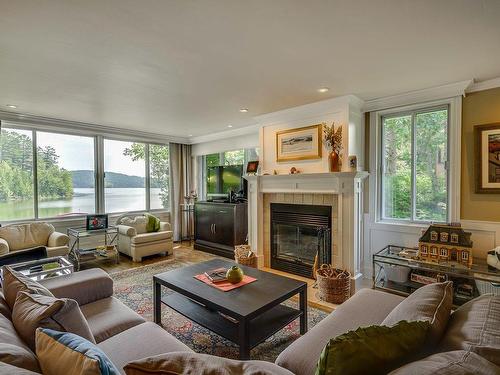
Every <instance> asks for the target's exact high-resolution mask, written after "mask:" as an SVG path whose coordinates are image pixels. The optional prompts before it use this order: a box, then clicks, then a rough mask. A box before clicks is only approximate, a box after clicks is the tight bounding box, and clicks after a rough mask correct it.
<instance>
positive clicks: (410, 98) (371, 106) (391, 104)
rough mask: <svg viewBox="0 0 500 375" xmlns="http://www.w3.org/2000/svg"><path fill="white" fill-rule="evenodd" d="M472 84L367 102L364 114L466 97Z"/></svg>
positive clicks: (436, 88)
mask: <svg viewBox="0 0 500 375" xmlns="http://www.w3.org/2000/svg"><path fill="white" fill-rule="evenodd" d="M472 83H473V80H472V79H469V80H466V81H460V82H455V83H450V84H447V85H442V86H436V87H431V88H428V89H423V90H416V91H410V92H406V93H403V94H398V95H392V96H386V97H383V98H377V99H372V100H367V101H366V102H365V105H364V106H363V112H373V111H379V110H382V109H389V108H395V107H402V106H406V105H411V104H417V103H425V102H429V101H433V100H440V99H446V98H452V97H455V96H465V93H466V91H467V88H468V87H469V86H471V85H472Z"/></svg>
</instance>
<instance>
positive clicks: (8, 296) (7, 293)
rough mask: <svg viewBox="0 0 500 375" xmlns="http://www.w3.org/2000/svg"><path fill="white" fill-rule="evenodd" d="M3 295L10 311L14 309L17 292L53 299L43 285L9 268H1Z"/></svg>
mask: <svg viewBox="0 0 500 375" xmlns="http://www.w3.org/2000/svg"><path fill="white" fill-rule="evenodd" d="M2 288H3V294H4V298H5V301H6V302H7V305H9V307H10V309H11V310H12V309H13V308H14V303H15V302H16V297H17V293H18V292H28V293H36V294H41V295H43V296H50V297H54V295H53V294H52V293H51V292H50V291H49V290H48V289H47V288H45V287H44V286H43V285H41V284H40V283H37V282H36V281H34V280H31V279H30V278H29V277H26V276H24V275H23V274H22V273H21V272H17V271H15V270H13V269H12V268H11V267H9V266H4V267H3V284H2Z"/></svg>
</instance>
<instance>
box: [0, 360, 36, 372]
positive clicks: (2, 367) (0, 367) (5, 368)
mask: <svg viewBox="0 0 500 375" xmlns="http://www.w3.org/2000/svg"><path fill="white" fill-rule="evenodd" d="M0 374H6V375H7V374H8V375H39V371H37V372H33V371H30V370H27V369H24V368H21V367H17V366H12V365H9V364H7V363H3V362H0Z"/></svg>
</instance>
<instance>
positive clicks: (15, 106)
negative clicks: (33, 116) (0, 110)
mask: <svg viewBox="0 0 500 375" xmlns="http://www.w3.org/2000/svg"><path fill="white" fill-rule="evenodd" d="M7 107H8V108H12V109H16V108H17V105H14V104H7Z"/></svg>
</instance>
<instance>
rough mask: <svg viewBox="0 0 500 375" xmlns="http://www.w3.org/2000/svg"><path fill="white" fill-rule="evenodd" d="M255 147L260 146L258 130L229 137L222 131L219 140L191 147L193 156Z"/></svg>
mask: <svg viewBox="0 0 500 375" xmlns="http://www.w3.org/2000/svg"><path fill="white" fill-rule="evenodd" d="M254 147H259V132H258V130H254V131H252V132H251V133H248V134H244V135H238V136H236V137H227V138H225V137H224V133H221V138H220V139H218V140H215V141H209V142H202V143H196V144H194V145H193V146H192V149H191V154H192V156H201V155H207V154H214V153H216V152H223V151H232V150H239V149H242V148H254Z"/></svg>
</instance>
